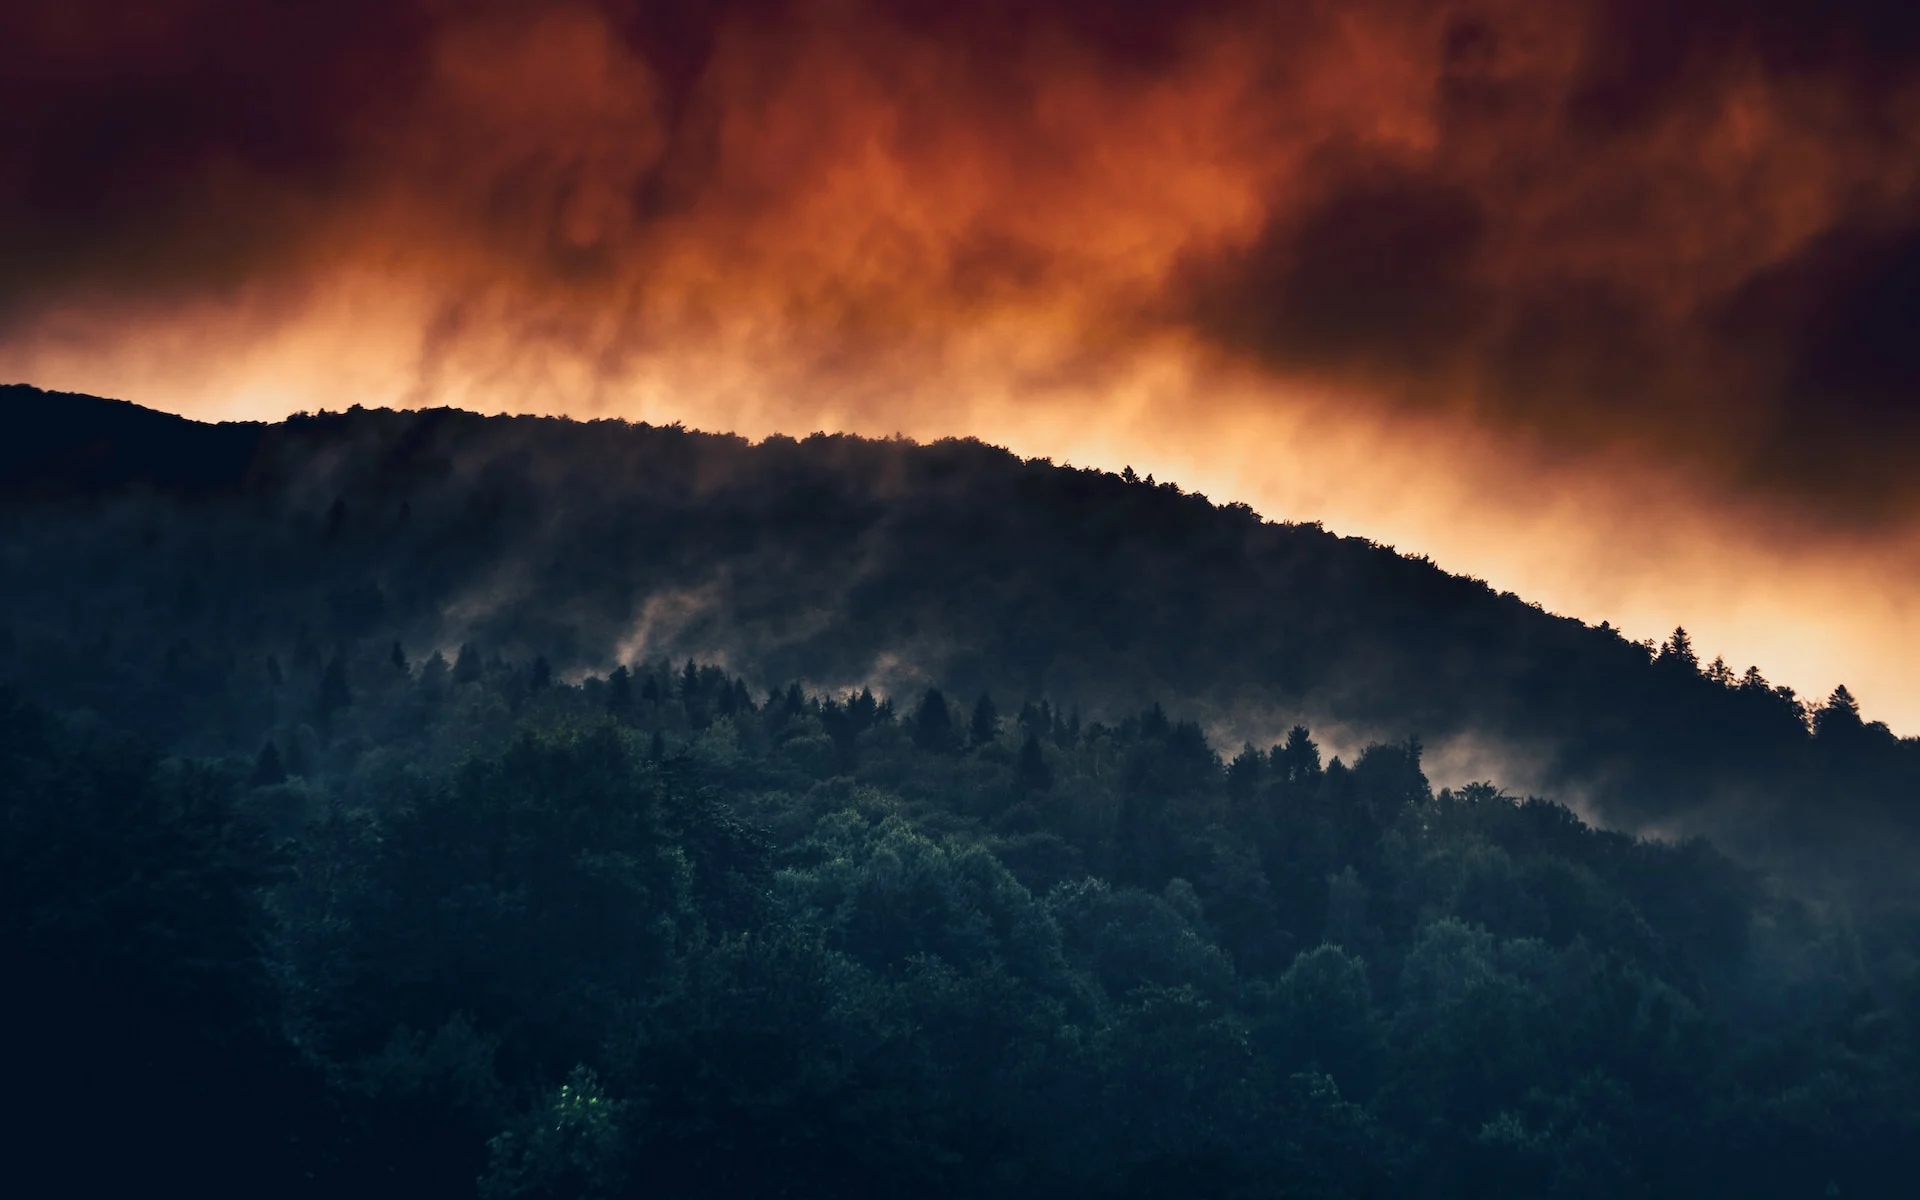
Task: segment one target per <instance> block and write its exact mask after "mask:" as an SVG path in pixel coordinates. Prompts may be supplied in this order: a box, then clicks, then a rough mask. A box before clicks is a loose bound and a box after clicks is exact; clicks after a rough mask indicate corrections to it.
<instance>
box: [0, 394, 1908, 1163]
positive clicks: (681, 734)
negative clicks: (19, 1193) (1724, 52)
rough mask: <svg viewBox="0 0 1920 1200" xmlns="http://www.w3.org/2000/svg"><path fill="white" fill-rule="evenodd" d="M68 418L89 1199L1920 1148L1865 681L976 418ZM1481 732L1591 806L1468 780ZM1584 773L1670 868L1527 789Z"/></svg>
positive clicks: (49, 465) (50, 1130)
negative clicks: (721, 431)
mask: <svg viewBox="0 0 1920 1200" xmlns="http://www.w3.org/2000/svg"><path fill="white" fill-rule="evenodd" d="M4 403H5V404H6V405H7V406H8V407H7V409H6V415H7V416H9V417H10V418H12V419H13V420H14V423H15V426H16V427H18V428H28V427H30V426H31V422H32V421H33V419H34V418H35V416H36V414H37V415H40V416H45V417H47V420H46V421H45V422H43V423H42V424H41V425H38V426H31V427H34V428H39V429H43V430H44V431H45V432H44V436H42V437H40V438H39V440H38V441H37V442H36V443H35V445H36V446H37V448H38V449H37V452H36V453H32V454H29V453H25V452H22V451H20V450H19V449H18V446H19V445H20V444H21V443H19V442H18V441H16V442H14V443H11V444H10V447H9V448H8V449H7V450H6V451H4V452H0V468H4V469H3V470H0V569H4V572H5V578H6V580H7V582H8V586H7V587H6V588H5V589H4V590H0V951H4V953H5V955H6V961H7V963H8V964H9V967H10V968H11V972H12V974H11V979H12V980H13V982H12V983H11V984H10V996H11V1001H12V1007H13V1009H14V1011H16V1012H17V1013H20V1014H22V1015H21V1016H20V1017H19V1018H18V1020H19V1022H20V1023H19V1024H18V1026H17V1029H18V1030H20V1031H21V1032H20V1034H19V1036H18V1037H17V1045H16V1049H15V1052H14V1053H13V1054H12V1057H11V1060H10V1068H9V1071H8V1072H7V1073H6V1075H5V1077H4V1080H3V1081H0V1087H3V1088H5V1089H6V1090H7V1092H8V1100H9V1108H10V1110H11V1111H15V1112H17V1113H20V1114H22V1116H21V1117H20V1119H19V1121H18V1123H17V1124H16V1125H15V1127H14V1132H15V1133H16V1135H17V1144H18V1145H19V1146H20V1147H21V1151H20V1155H21V1157H19V1158H17V1159H16V1160H15V1165H16V1168H17V1169H19V1170H21V1171H23V1172H26V1171H29V1170H31V1171H32V1172H33V1174H34V1175H35V1176H36V1177H37V1176H39V1175H41V1174H43V1173H44V1172H45V1171H48V1170H57V1171H59V1172H60V1175H59V1178H61V1179H63V1180H65V1181H66V1182H67V1189H68V1190H72V1191H75V1192H76V1193H80V1192H86V1191H100V1190H109V1189H112V1190H125V1189H127V1188H130V1187H134V1186H145V1187H150V1186H152V1184H153V1183H154V1182H156V1181H160V1182H174V1181H183V1182H186V1183H188V1184H190V1185H192V1186H195V1187H197V1188H198V1189H199V1190H200V1191H202V1192H204V1193H210V1194H236V1195H238V1194H245V1195H315V1196H335V1195H351V1194H374V1195H402V1194H404V1195H410V1196H417V1195H432V1196H439V1195H456V1196H457V1195H474V1196H479V1197H486V1198H488V1200H494V1198H504V1197H585V1196H592V1197H615V1196H639V1195H671V1196H714V1197H721V1196H740V1195H786V1196H836V1197H839V1196H848V1195H874V1196H892V1195H913V1194H925V1195H935V1196H981V1197H986V1196H993V1197H1003V1196H1010V1197H1054V1196H1073V1197H1148V1196H1166V1195H1191V1196H1201V1197H1236V1198H1237V1197H1249V1198H1251V1197H1294V1196H1328V1197H1331V1196H1404V1195H1414V1196H1435V1197H1439V1196H1484V1195H1515V1196H1536V1195H1537V1196H1559V1197H1572V1196H1596V1197H1597V1196H1618V1195H1649V1196H1675V1197H1680V1196H1689V1197H1690V1196H1701V1195H1728V1196H1780V1197H1790V1196H1792V1197H1797V1196H1813V1195H1895V1194H1902V1193H1903V1192H1904V1191H1905V1190H1907V1188H1906V1187H1905V1185H1906V1184H1907V1183H1908V1182H1910V1180H1911V1179H1912V1178H1913V1177H1914V1173H1915V1171H1916V1170H1920V1150H1917V1149H1916V1147H1920V908H1916V907H1915V904H1914V897H1913V894H1912V889H1911V886H1910V878H1911V876H1910V872H1909V871H1907V870H1906V868H1907V867H1908V866H1909V864H1910V863H1911V862H1912V858H1911V853H1912V850H1913V839H1914V835H1915V824H1914V822H1915V816H1914V813H1913V810H1912V805H1911V801H1912V799H1913V797H1914V795H1915V779H1916V770H1917V769H1920V766H1917V764H1916V755H1917V754H1920V750H1917V749H1916V744H1915V743H1914V742H1913V741H1911V740H1903V739H1899V738H1895V737H1894V736H1893V735H1891V734H1890V733H1888V732H1887V730H1886V729H1885V727H1884V726H1880V725H1877V724H1875V723H1874V722H1872V721H1871V720H1870V719H1868V718H1867V717H1865V716H1863V714H1861V713H1860V711H1859V707H1858V705H1857V703H1855V701H1854V700H1853V698H1852V697H1851V695H1849V694H1848V693H1846V691H1845V690H1844V689H1840V690H1837V691H1836V692H1835V693H1834V694H1833V695H1832V696H1831V697H1829V698H1827V699H1826V700H1825V701H1823V702H1820V703H1817V704H1809V703H1807V702H1806V701H1805V700H1803V699H1802V698H1799V697H1796V696H1794V695H1792V694H1791V693H1790V692H1788V691H1786V690H1785V689H1781V688H1776V687H1773V686H1771V685H1770V684H1768V683H1767V681H1766V680H1765V679H1764V677H1763V676H1762V675H1761V674H1760V673H1759V672H1758V671H1757V670H1749V671H1747V672H1746V673H1744V674H1740V673H1736V672H1735V671H1734V670H1733V669H1732V668H1729V667H1728V666H1727V665H1726V664H1723V663H1718V662H1715V663H1708V664H1702V663H1701V662H1700V661H1699V657H1698V654H1697V652H1696V651H1695V650H1694V648H1693V647H1692V645H1691V643H1690V640H1689V639H1688V638H1687V636H1686V635H1685V633H1684V631H1679V630H1676V631H1675V633H1674V635H1673V636H1672V637H1671V638H1669V639H1668V640H1667V641H1666V643H1665V644H1664V645H1660V646H1642V645H1636V644H1634V643H1630V642H1627V641H1625V640H1623V639H1622V638H1620V637H1619V636H1618V635H1617V634H1616V633H1614V632H1613V631H1612V630H1610V629H1604V628H1603V629H1598V630H1596V629H1589V628H1586V627H1584V626H1582V625H1580V624H1579V623H1578V622H1574V621H1569V620H1565V619H1562V618H1558V617H1554V616H1551V615H1549V614H1546V613H1543V612H1541V611H1539V610H1538V609H1536V608H1533V607H1531V606H1528V605H1526V604H1524V603H1522V602H1521V601H1519V600H1518V599H1516V598H1513V597H1510V596H1499V595H1496V594H1494V593H1493V592H1491V591H1490V590H1488V589H1487V588H1485V587H1484V586H1483V585H1481V584H1478V583H1476V582H1474V581H1470V580H1462V579H1457V578H1453V577H1449V576H1447V575H1445V574H1443V573H1441V572H1439V571H1437V570H1435V569H1434V568H1433V567H1431V565H1429V564H1426V563H1424V562H1420V561H1417V560H1411V559H1407V558H1404V557H1401V556H1398V555H1396V554H1393V553H1392V552H1391V551H1389V550H1386V549H1384V548H1381V547H1377V546H1372V545H1370V544H1367V543H1365V542H1359V541H1355V540H1352V539H1340V538H1336V537H1334V536H1332V535H1330V534H1327V533H1325V532H1324V531H1322V530H1320V529H1318V528H1317V527H1313V526H1283V525H1273V524H1268V523H1263V522H1261V521H1259V520H1258V519H1257V518H1255V517H1254V516H1253V515H1252V514H1251V513H1249V512H1247V511H1246V510H1244V509H1241V508H1235V507H1231V506H1229V507H1226V508H1221V507H1217V506H1214V505H1212V504H1210V503H1209V502H1207V501H1206V500H1204V499H1203V498H1200V497H1196V496H1190V495H1184V494H1181V493H1180V492H1179V491H1178V490H1177V489H1175V488H1172V487H1170V486H1168V485H1155V484H1150V483H1148V482H1146V481H1138V480H1134V481H1129V480H1127V479H1123V478H1119V477H1114V476H1108V475H1103V474H1100V473H1098V472H1090V471H1075V470H1069V469H1063V468H1058V467H1054V466H1051V465H1049V464H1045V463H1038V462H1022V461H1020V460H1018V459H1016V458H1013V457H1012V456H1010V455H1007V454H1005V453H1004V452H1001V451H998V450H994V449H991V448H989V447H985V446H981V445H978V444H975V443H967V442H954V443H942V444H939V445H935V446H930V447H919V446H913V445H909V444H905V443H891V442H869V441H861V440H858V439H851V438H826V437H821V438H814V439H809V440H807V441H804V442H793V441H785V440H778V439H776V440H773V441H770V442H768V443H766V444H763V445H760V446H749V445H748V444H746V443H745V442H743V441H741V440H739V439H735V438H727V437H718V436H710V435H698V434H691V433H687V432H685V431H683V430H678V429H650V428H646V427H632V426H626V425H623V424H619V423H596V424H591V425H581V424H576V423H571V422H562V421H541V420H531V419H510V420H509V419H499V418H495V419H486V418H479V417H475V416H471V415H468V414H460V413H451V412H434V413H421V414H395V413H383V412H360V411H356V412H352V413H347V414H339V415H332V416H321V417H308V418H299V419H295V420H293V421H290V422H288V423H286V424H283V425H278V426H222V427H203V426H195V425H192V424H190V423H187V422H180V421H175V420H173V419H171V418H166V417H162V416H160V415H159V414H152V413H146V412H143V411H141V410H136V409H132V408H131V407H130V406H114V405H111V404H110V403H109V402H104V401H81V400H71V401H70V400H68V399H67V398H59V399H55V398H48V397H45V396H43V395H42V394H40V393H35V392H32V391H31V390H29V389H14V390H10V391H7V392H6V393H4ZM89 405H91V406H92V407H89ZM63 422H64V424H63ZM1248 714H1252V716H1251V717H1249V716H1248ZM1292 714H1297V715H1298V718H1299V719H1290V715H1292ZM1323 716H1324V717H1325V719H1326V720H1327V721H1328V722H1331V723H1333V724H1335V725H1337V726H1338V727H1339V728H1340V729H1341V730H1342V731H1343V732H1344V733H1346V734H1347V735H1349V738H1348V741H1346V742H1343V743H1342V744H1343V745H1345V744H1351V735H1352V734H1353V732H1354V731H1361V732H1362V733H1363V734H1364V735H1365V739H1367V740H1363V741H1361V742H1360V743H1359V744H1361V745H1362V746H1363V747H1364V748H1363V749H1361V750H1359V751H1357V752H1353V753H1348V754H1336V753H1333V752H1332V751H1331V750H1330V749H1329V748H1328V747H1327V746H1326V744H1325V743H1324V740H1323V738H1322V737H1321V736H1318V735H1316V733H1315V732H1314V730H1315V729H1318V728H1322V727H1323V726H1322V725H1321V724H1320V719H1321V717H1323ZM1236 722H1238V723H1239V724H1238V727H1244V728H1249V729H1250V728H1251V727H1252V726H1253V725H1254V724H1255V723H1259V722H1265V723H1266V729H1267V732H1266V733H1265V734H1262V735H1261V736H1259V737H1258V738H1257V739H1256V738H1254V737H1252V736H1248V737H1245V738H1233V739H1232V740H1222V738H1221V737H1220V736H1219V731H1220V730H1223V729H1232V728H1235V727H1236ZM1452 736H1474V737H1479V738H1485V739H1488V740H1489V741H1492V742H1496V743H1499V744H1503V745H1510V746H1511V747H1513V748H1514V751H1515V757H1516V761H1519V760H1521V759H1522V758H1524V760H1525V761H1527V762H1529V763H1532V764H1544V765H1538V766H1537V767H1536V771H1535V777H1534V778H1532V779H1529V780H1528V781H1527V787H1525V788H1518V789H1516V790H1515V792H1511V793H1510V792H1509V791H1506V790H1502V788H1501V787H1500V786H1499V785H1498V784H1496V783H1494V782H1481V783H1474V784H1470V785H1467V786H1463V787H1456V788H1439V789H1437V790H1436V788H1435V787H1434V785H1433V783H1432V781H1431V780H1430V778H1429V775H1428V769H1427V764H1428V759H1429V755H1430V751H1429V749H1428V748H1429V747H1430V746H1432V745H1435V744H1436V743H1438V742H1439V741H1440V740H1442V739H1445V738H1447V737H1452ZM1542 781H1545V783H1544V784H1543V783H1542ZM1556 782H1557V783H1558V784H1560V785H1562V786H1565V787H1566V788H1568V789H1570V790H1572V791H1576V792H1577V794H1578V796H1579V797H1580V798H1581V799H1582V800H1583V802H1585V803H1586V804H1588V805H1589V806H1590V808H1591V811H1593V812H1596V813H1598V814H1599V815H1600V816H1602V817H1603V818H1605V819H1606V820H1608V821H1611V822H1614V823H1616V824H1617V825H1618V826H1620V828H1613V829H1608V828H1601V827H1597V826H1596V825H1595V824H1592V823H1589V822H1588V821H1586V820H1583V819H1582V818H1581V817H1580V816H1578V815H1576V814H1575V812H1574V811H1572V810H1571V809H1570V808H1568V807H1566V806H1563V805H1561V804H1558V803H1554V802H1552V801H1551V800H1547V799H1535V798H1529V797H1528V796H1527V795H1526V792H1527V790H1528V789H1539V788H1541V787H1543V786H1548V785H1552V784H1554V783H1556ZM1549 794H1551V793H1549ZM1642 825H1645V826H1647V827H1654V828H1657V829H1658V830H1659V832H1660V833H1661V834H1662V836H1661V837H1659V838H1657V839H1653V838H1641V837H1636V836H1635V835H1634V833H1633V830H1634V829H1635V828H1638V827H1641V826H1642ZM1690 829H1698V830H1704V831H1706V832H1708V833H1710V834H1711V835H1712V836H1711V839H1703V838H1699V837H1690V836H1685V835H1686V833H1687V832H1688V831H1689V830H1690ZM1676 831H1677V832H1676Z"/></svg>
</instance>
